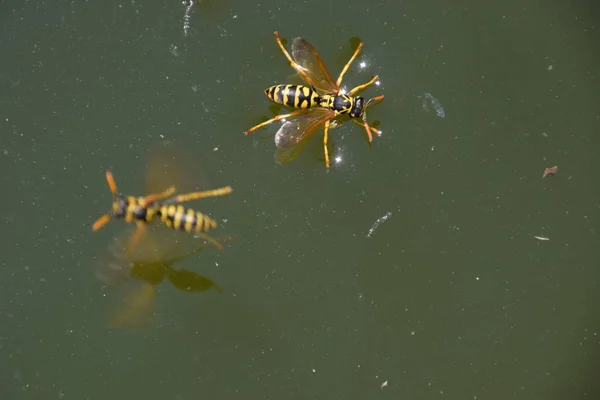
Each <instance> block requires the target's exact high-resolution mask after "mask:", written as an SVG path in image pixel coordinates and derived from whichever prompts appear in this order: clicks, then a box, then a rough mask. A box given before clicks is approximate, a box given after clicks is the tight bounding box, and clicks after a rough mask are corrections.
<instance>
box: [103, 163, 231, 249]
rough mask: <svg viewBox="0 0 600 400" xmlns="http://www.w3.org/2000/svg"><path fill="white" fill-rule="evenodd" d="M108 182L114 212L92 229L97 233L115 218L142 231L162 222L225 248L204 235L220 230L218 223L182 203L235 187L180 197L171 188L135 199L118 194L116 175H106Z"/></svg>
mask: <svg viewBox="0 0 600 400" xmlns="http://www.w3.org/2000/svg"><path fill="white" fill-rule="evenodd" d="M106 181H107V182H108V187H109V188H110V191H111V192H112V194H113V203H112V210H111V211H110V212H109V213H108V214H104V215H103V216H102V217H100V218H98V219H97V220H96V222H94V225H93V226H92V229H93V230H94V231H97V230H98V229H100V228H102V227H103V226H104V225H105V224H106V223H108V222H109V221H110V219H111V218H115V219H122V220H125V222H127V223H134V222H135V223H136V224H137V225H138V227H145V226H146V225H148V224H150V223H152V222H153V221H154V220H159V221H160V222H162V223H163V225H165V226H167V227H169V228H172V229H175V230H182V231H186V232H189V233H193V234H194V235H197V236H199V237H201V238H203V239H204V240H207V241H209V242H211V243H213V244H214V245H215V246H217V247H218V248H221V245H220V244H219V243H218V242H216V241H215V240H214V239H212V238H210V237H209V236H207V235H205V234H204V233H205V232H208V231H210V230H212V229H214V228H216V227H217V222H216V221H215V220H213V219H212V218H210V217H209V216H207V215H205V214H203V213H201V212H198V211H195V210H193V209H191V208H185V207H184V206H183V205H181V203H183V202H186V201H190V200H196V199H202V198H206V197H216V196H222V195H225V194H229V193H231V191H232V189H231V186H225V187H222V188H219V189H212V190H204V191H200V192H192V193H186V194H180V195H177V196H173V195H174V194H175V187H174V186H171V187H170V188H168V189H167V190H165V191H163V192H160V193H153V194H149V195H146V196H144V197H135V196H126V195H124V194H121V193H119V192H118V191H117V184H116V183H115V180H114V178H113V175H112V172H110V171H107V172H106ZM172 196H173V197H172Z"/></svg>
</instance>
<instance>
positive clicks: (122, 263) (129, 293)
mask: <svg viewBox="0 0 600 400" xmlns="http://www.w3.org/2000/svg"><path fill="white" fill-rule="evenodd" d="M152 232H153V233H154V236H153V235H152V233H150V232H146V236H145V237H144V241H143V244H140V243H136V245H135V246H132V245H131V243H130V242H131V241H132V240H134V238H135V234H131V233H130V232H126V234H125V235H120V236H118V237H116V238H115V240H114V241H113V242H112V243H111V245H110V246H109V248H108V256H107V257H102V258H101V262H100V263H99V264H98V266H97V268H96V277H97V278H98V279H100V280H101V281H102V282H104V283H105V284H106V285H107V286H108V287H110V288H113V289H121V290H122V292H123V298H122V300H121V301H120V302H119V304H118V305H116V307H115V308H114V309H113V311H112V313H111V315H110V318H109V326H110V327H111V328H114V329H135V328H139V327H142V326H143V325H146V324H148V323H150V322H152V320H153V317H154V314H155V313H154V309H155V307H154V305H155V300H156V293H157V288H158V286H159V285H160V284H161V283H162V282H164V281H165V279H166V280H167V281H169V282H170V283H171V285H172V286H173V287H175V288H177V289H179V290H181V291H183V292H186V293H199V292H204V291H207V290H210V289H215V290H216V291H217V292H218V293H222V292H223V290H222V289H221V288H220V287H219V286H218V285H217V284H216V283H215V282H213V281H212V280H210V279H209V278H207V277H205V276H202V275H200V274H198V273H196V272H194V271H190V270H188V269H185V268H175V264H178V263H180V262H182V261H184V260H186V259H188V258H190V257H192V256H194V255H196V254H198V253H199V252H200V251H202V250H204V248H205V246H204V245H197V244H194V247H193V248H192V249H191V250H188V251H185V248H184V246H183V243H182V242H183V241H181V240H179V239H178V240H177V243H174V239H175V238H174V236H173V235H170V236H167V237H165V236H164V235H162V236H160V237H158V236H156V235H157V233H156V231H152ZM228 239H230V238H224V239H220V240H219V243H225V241H227V240H228ZM188 240H190V243H191V240H193V239H191V238H188Z"/></svg>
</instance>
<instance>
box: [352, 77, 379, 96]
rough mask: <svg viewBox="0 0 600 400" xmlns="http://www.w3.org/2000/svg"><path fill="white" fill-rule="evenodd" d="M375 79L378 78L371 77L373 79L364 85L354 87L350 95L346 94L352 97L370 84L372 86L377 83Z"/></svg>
mask: <svg viewBox="0 0 600 400" xmlns="http://www.w3.org/2000/svg"><path fill="white" fill-rule="evenodd" d="M377 79H379V76H377V75H375V76H374V77H373V79H371V80H370V81H369V82H367V83H364V84H362V85H359V86H357V87H355V88H354V89H352V90H351V91H350V93H348V96H354V93H356V92H358V91H361V90H363V89H365V88H366V87H368V86H371V85H372V84H374V83H375V82H377Z"/></svg>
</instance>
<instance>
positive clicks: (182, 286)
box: [167, 268, 223, 293]
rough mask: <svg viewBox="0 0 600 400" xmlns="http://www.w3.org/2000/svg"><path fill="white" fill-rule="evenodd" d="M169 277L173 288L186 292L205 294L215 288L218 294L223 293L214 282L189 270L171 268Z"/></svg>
mask: <svg viewBox="0 0 600 400" xmlns="http://www.w3.org/2000/svg"><path fill="white" fill-rule="evenodd" d="M167 277H168V279H169V281H171V283H172V284H173V286H175V287H176V288H177V289H179V290H182V291H184V292H204V291H206V290H208V289H210V288H214V289H215V290H216V291H217V292H219V293H223V289H221V287H219V285H217V284H216V283H214V282H213V281H212V280H210V279H208V278H207V277H205V276H203V275H200V274H198V273H196V272H193V271H190V270H187V269H173V268H171V269H170V271H169V274H168V275H167Z"/></svg>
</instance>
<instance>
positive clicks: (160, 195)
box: [144, 186, 175, 206]
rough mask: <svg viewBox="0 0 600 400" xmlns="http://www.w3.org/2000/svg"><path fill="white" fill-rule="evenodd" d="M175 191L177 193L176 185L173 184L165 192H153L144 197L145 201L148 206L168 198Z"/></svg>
mask: <svg viewBox="0 0 600 400" xmlns="http://www.w3.org/2000/svg"><path fill="white" fill-rule="evenodd" d="M173 193H175V186H171V187H170V188H168V189H167V190H165V191H164V192H160V193H153V194H149V195H147V196H146V197H144V202H145V203H146V206H148V205H150V204H152V203H154V202H155V201H158V200H162V199H166V198H167V197H170V196H172V195H173Z"/></svg>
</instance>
